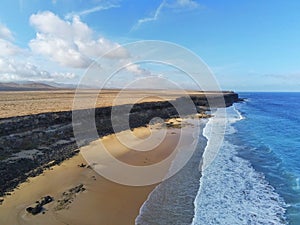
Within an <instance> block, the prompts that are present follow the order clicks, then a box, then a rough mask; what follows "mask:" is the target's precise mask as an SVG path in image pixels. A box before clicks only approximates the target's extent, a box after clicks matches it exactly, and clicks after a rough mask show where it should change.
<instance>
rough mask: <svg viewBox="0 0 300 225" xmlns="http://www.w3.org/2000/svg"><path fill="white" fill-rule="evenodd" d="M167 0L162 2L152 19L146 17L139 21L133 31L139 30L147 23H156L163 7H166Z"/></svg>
mask: <svg viewBox="0 0 300 225" xmlns="http://www.w3.org/2000/svg"><path fill="white" fill-rule="evenodd" d="M165 2H166V1H165V0H164V1H162V3H160V5H159V6H158V7H157V9H156V10H155V13H154V15H153V16H152V17H145V18H142V19H139V20H138V21H137V23H136V24H135V25H134V26H133V27H132V28H131V30H137V29H138V28H139V27H140V26H141V25H142V24H143V23H147V22H151V21H155V20H157V19H158V17H159V15H160V12H161V10H162V9H163V7H164V6H165Z"/></svg>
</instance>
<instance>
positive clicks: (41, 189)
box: [0, 121, 192, 225]
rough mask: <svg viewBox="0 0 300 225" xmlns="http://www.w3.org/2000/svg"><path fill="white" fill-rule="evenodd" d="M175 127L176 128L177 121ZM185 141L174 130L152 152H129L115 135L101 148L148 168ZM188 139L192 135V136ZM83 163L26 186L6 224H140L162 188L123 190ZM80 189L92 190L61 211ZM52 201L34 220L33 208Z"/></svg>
mask: <svg viewBox="0 0 300 225" xmlns="http://www.w3.org/2000/svg"><path fill="white" fill-rule="evenodd" d="M175 122H176V121H175ZM172 124H176V123H174V121H173V122H172ZM153 130H154V131H152V132H155V129H153ZM127 132H128V131H127ZM134 133H135V134H136V135H137V136H138V137H140V138H146V137H148V136H149V134H150V130H149V128H137V129H135V130H134ZM124 135H126V132H125V134H124ZM179 135H180V129H178V128H173V129H168V130H167V135H166V138H165V139H164V141H163V143H162V144H161V145H159V146H158V147H157V148H156V149H155V150H152V151H148V152H138V151H132V150H130V149H126V148H124V146H121V145H120V143H119V141H118V139H117V138H116V137H115V135H110V136H107V137H104V138H103V139H102V140H97V141H96V142H98V141H101V142H102V143H103V144H104V145H106V146H110V147H109V150H110V152H111V154H112V155H114V156H115V157H116V158H118V159H119V160H121V161H124V162H127V163H130V164H132V165H148V164H152V163H156V162H158V161H160V160H163V159H164V158H165V157H167V156H168V155H169V154H170V153H171V151H172V149H173V146H174V145H176V143H177V140H178V137H179ZM188 136H192V135H190V134H188ZM189 141H192V139H190V140H188V142H189ZM94 145H95V143H91V145H90V146H87V147H85V150H87V149H89V148H91V149H92V148H93V146H94ZM81 163H84V164H85V163H86V162H85V160H84V158H83V157H82V155H81V154H79V155H77V156H74V157H73V158H71V159H69V160H66V161H64V162H63V163H62V164H61V165H58V166H54V167H53V168H51V169H50V170H46V171H44V173H43V174H41V175H40V176H37V177H34V178H30V179H29V181H28V182H25V183H23V184H21V185H20V186H19V188H18V189H17V190H15V191H14V192H12V194H11V195H10V196H6V197H5V200H4V202H3V204H2V205H1V206H0V224H9V225H10V224H12V225H15V224H34V225H39V224H41V225H50V224H51V225H54V224H55V225H56V224H57V225H60V224H71V225H130V224H134V221H135V218H136V216H137V215H138V213H139V209H140V207H141V205H142V204H143V202H144V201H145V200H146V199H147V196H148V195H149V193H150V192H151V191H152V190H153V189H154V187H155V186H156V185H155V184H153V185H149V186H141V187H133V186H125V185H121V184H117V183H114V182H112V181H110V180H107V179H105V178H104V177H102V176H100V175H98V174H97V173H96V172H95V171H94V170H92V169H91V168H87V167H84V168H81V167H79V166H78V165H79V164H81ZM78 184H83V185H84V187H85V188H86V190H85V191H83V192H80V193H78V194H76V198H75V199H74V201H73V202H72V203H70V204H69V207H68V208H67V209H62V210H59V211H57V210H55V206H56V205H57V204H58V203H57V200H58V199H60V198H61V196H62V193H63V192H65V191H67V190H69V189H70V188H72V187H74V186H76V185H78ZM46 195H50V196H52V197H54V202H51V203H49V204H47V205H45V206H44V208H45V209H46V210H45V213H44V214H43V213H40V214H38V215H31V214H29V213H27V212H26V210H25V209H26V208H27V207H28V206H30V205H32V204H34V203H35V201H37V200H40V199H41V197H43V196H46Z"/></svg>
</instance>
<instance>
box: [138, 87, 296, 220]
mask: <svg viewBox="0 0 300 225" xmlns="http://www.w3.org/2000/svg"><path fill="white" fill-rule="evenodd" d="M239 95H240V97H242V98H245V99H246V100H245V102H242V103H236V104H234V106H232V107H229V108H227V109H226V112H227V118H226V120H227V126H226V130H225V136H224V140H223V142H222V145H221V148H220V149H219V152H218V154H217V156H216V157H215V159H214V160H213V161H212V162H211V163H210V164H209V165H207V167H206V166H205V165H202V169H203V168H204V167H205V170H203V171H202V173H201V172H200V170H199V164H200V161H201V155H202V153H203V150H201V149H204V148H205V150H204V154H203V157H204V159H205V157H209V154H208V153H209V152H210V151H208V149H209V148H214V143H213V142H212V141H210V139H211V137H210V130H211V127H212V126H213V125H216V124H218V123H217V121H216V119H215V118H214V117H213V118H211V119H209V121H208V122H206V124H205V127H204V129H203V137H201V138H200V140H202V141H201V142H200V143H199V146H198V148H197V149H198V150H196V151H195V155H194V156H193V158H192V159H191V160H190V161H189V162H188V163H187V165H186V166H185V167H184V168H183V170H182V171H180V172H179V173H177V174H176V175H175V176H173V177H172V178H170V179H168V180H167V181H165V182H163V183H162V184H160V185H158V186H157V188H155V189H154V191H153V192H152V193H151V194H150V196H149V197H148V200H147V201H146V202H145V203H144V205H143V207H142V208H141V210H140V215H139V216H138V217H137V219H136V224H143V225H154V224H156V225H165V224H173V225H176V224H178V225H184V224H192V225H215V224H220V225H227V224H228V225H243V224H261V225H268V224H270V225H271V224H272V225H277V224H290V225H299V224H300V136H299V132H298V128H299V127H300V117H299V116H300V101H299V98H300V93H239ZM203 126H204V125H203ZM205 138H206V141H205ZM203 145H206V147H204V146H203Z"/></svg>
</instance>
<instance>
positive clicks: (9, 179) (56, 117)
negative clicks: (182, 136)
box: [0, 92, 239, 196]
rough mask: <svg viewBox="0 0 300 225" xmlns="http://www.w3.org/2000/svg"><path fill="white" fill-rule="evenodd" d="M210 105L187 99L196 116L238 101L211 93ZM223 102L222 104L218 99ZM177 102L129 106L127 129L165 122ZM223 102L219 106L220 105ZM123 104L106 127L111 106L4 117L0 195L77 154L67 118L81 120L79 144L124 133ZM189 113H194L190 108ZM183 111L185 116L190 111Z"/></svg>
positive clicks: (0, 125)
mask: <svg viewBox="0 0 300 225" xmlns="http://www.w3.org/2000/svg"><path fill="white" fill-rule="evenodd" d="M211 98H212V99H213V102H214V104H215V105H209V104H208V102H209V101H208V99H207V98H206V97H205V96H204V95H193V96H191V99H192V101H193V102H194V104H195V105H196V106H197V107H196V108H197V112H200V113H204V112H205V111H207V110H209V108H211V107H224V106H226V107H227V106H231V105H232V104H233V103H234V102H237V101H239V98H238V95H237V94H236V93H234V92H224V93H219V94H215V95H212V97H211ZM223 99H224V100H223ZM183 100H184V99H182V98H177V99H175V100H174V101H169V102H167V101H166V102H164V101H161V102H146V103H139V104H135V105H134V106H133V107H132V108H131V110H130V114H129V126H130V128H131V129H133V128H136V127H141V126H146V125H147V124H148V123H149V121H150V120H151V119H153V118H155V117H160V118H162V119H168V118H172V117H178V112H177V110H176V109H175V107H174V105H181V108H185V107H184V105H183V104H185V101H183ZM222 102H223V103H224V102H225V105H224V104H222ZM128 107H129V105H120V106H115V107H114V109H113V110H115V111H116V112H117V117H118V118H117V119H118V126H117V127H114V129H113V127H112V123H111V112H112V107H102V108H96V109H95V110H92V109H86V110H78V111H76V113H75V114H74V113H73V114H72V111H67V112H50V113H42V114H37V115H28V116H20V117H12V118H5V119H1V120H0V160H1V164H0V176H1V180H0V196H3V195H6V194H9V192H10V191H12V190H13V189H14V188H16V187H17V186H18V184H20V183H22V182H24V181H26V179H27V178H28V177H34V176H37V175H39V174H41V173H42V172H43V170H45V169H47V168H50V167H51V166H53V165H56V164H59V163H61V162H62V161H64V160H65V159H68V158H70V157H72V156H74V155H75V154H77V153H78V152H79V149H78V145H77V144H78V143H76V141H75V137H74V132H73V125H72V116H73V119H74V115H75V117H76V118H77V119H80V120H81V121H82V123H81V124H75V125H74V126H81V127H82V128H83V129H81V130H82V135H81V136H82V137H83V138H82V140H81V141H82V142H81V143H79V145H80V146H83V145H86V144H88V143H90V142H91V141H93V140H95V139H97V138H99V137H103V136H106V135H108V134H112V133H114V132H118V131H122V130H125V129H127V126H126V124H127V125H128V121H122V118H123V117H124V115H123V114H122V113H123V112H124V111H126V109H127V108H128ZM194 111H195V110H194ZM194 111H193V110H192V109H190V108H186V109H185V110H184V112H183V114H185V115H189V114H193V113H195V112H194ZM89 115H94V116H95V124H96V129H97V133H98V135H95V134H93V133H91V132H90V131H91V128H90V127H91V126H90V125H91V124H89V121H86V120H85V118H87V116H89Z"/></svg>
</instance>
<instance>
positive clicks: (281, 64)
mask: <svg viewBox="0 0 300 225" xmlns="http://www.w3.org/2000/svg"><path fill="white" fill-rule="evenodd" d="M299 12H300V1H297V0H289V1H283V0H273V1H259V0H253V1H243V0H226V1H225V0H219V1H215V0H151V1H150V0H140V1H135V0H2V1H1V2H0V82H11V81H12V82H15V81H41V82H57V83H68V84H77V83H78V82H79V81H80V80H81V79H82V77H83V76H84V75H85V73H86V71H87V69H88V68H89V66H90V65H91V63H93V62H94V61H95V60H96V59H97V58H98V57H102V56H103V55H105V54H106V53H107V52H109V51H110V50H111V49H115V48H118V49H119V50H118V51H114V52H113V53H112V54H109V55H106V56H105V59H106V60H108V59H109V60H115V61H120V62H121V61H122V62H128V63H130V62H132V58H131V53H130V52H129V51H128V50H126V48H123V47H122V46H123V45H124V44H128V43H132V42H135V41H143V40H158V41H166V42H171V43H174V44H176V45H178V46H182V48H185V49H188V50H189V51H191V52H193V53H194V54H196V55H197V56H199V57H200V58H201V59H202V60H203V62H204V63H205V64H206V65H207V66H208V67H209V68H210V70H211V71H212V73H213V74H214V75H215V77H216V80H217V82H218V83H219V84H220V87H221V88H222V89H224V90H234V91H300V13H299ZM169 54H170V57H171V56H172V54H171V52H170V53H169ZM160 67H161V66H157V65H156V66H155V65H152V66H151V64H150V65H149V64H148V65H146V64H145V65H144V64H140V65H137V64H134V65H132V66H129V67H128V68H126V69H125V70H126V71H125V72H124V71H123V72H124V73H123V74H122V76H121V75H120V77H119V78H116V79H115V81H114V82H111V83H112V86H113V85H119V86H122V85H124V83H122V82H124V80H125V81H126V80H132V79H134V78H136V77H139V76H140V77H146V76H158V77H162V76H164V77H165V78H167V79H171V80H172V81H175V82H177V83H178V84H179V85H182V86H186V87H187V88H188V87H189V85H188V84H187V79H186V78H184V77H181V76H179V75H178V71H176V69H174V68H166V66H165V67H164V68H160ZM176 74H177V75H176ZM98 76H101V75H98ZM125 83H126V82H125ZM153 85H156V84H153Z"/></svg>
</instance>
